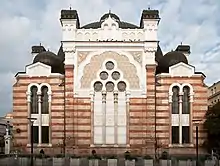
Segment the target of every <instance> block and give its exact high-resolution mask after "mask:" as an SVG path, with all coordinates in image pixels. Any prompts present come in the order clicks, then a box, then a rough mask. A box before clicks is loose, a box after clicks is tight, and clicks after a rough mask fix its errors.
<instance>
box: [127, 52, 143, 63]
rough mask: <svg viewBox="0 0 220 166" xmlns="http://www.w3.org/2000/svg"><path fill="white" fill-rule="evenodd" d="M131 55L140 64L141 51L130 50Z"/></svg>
mask: <svg viewBox="0 0 220 166" xmlns="http://www.w3.org/2000/svg"><path fill="white" fill-rule="evenodd" d="M130 53H131V55H132V56H133V58H134V60H135V61H137V62H138V63H139V64H142V53H141V52H139V51H138V52H130Z"/></svg>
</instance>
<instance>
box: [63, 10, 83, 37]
mask: <svg viewBox="0 0 220 166" xmlns="http://www.w3.org/2000/svg"><path fill="white" fill-rule="evenodd" d="M60 22H61V25H62V31H63V37H62V40H63V41H74V40H75V38H76V29H78V28H79V27H80V24H79V17H78V13H77V11H76V10H71V9H70V10H61V17H60Z"/></svg>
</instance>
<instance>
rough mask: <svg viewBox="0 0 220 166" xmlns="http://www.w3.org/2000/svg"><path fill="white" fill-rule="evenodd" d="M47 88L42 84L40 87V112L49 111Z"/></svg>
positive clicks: (46, 112) (45, 112)
mask: <svg viewBox="0 0 220 166" xmlns="http://www.w3.org/2000/svg"><path fill="white" fill-rule="evenodd" d="M47 92H48V88H47V87H46V86H44V87H43V88H42V89H41V102H42V103H41V112H42V114H48V113H49V103H48V93H47Z"/></svg>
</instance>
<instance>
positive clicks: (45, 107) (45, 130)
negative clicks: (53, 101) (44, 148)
mask: <svg viewBox="0 0 220 166" xmlns="http://www.w3.org/2000/svg"><path fill="white" fill-rule="evenodd" d="M41 102H42V103H41V113H42V114H49V102H48V87H47V86H43V87H42V88H41ZM41 132H42V133H41V139H42V143H43V144H47V143H49V125H48V124H42V131H41Z"/></svg>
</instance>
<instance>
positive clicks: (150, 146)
mask: <svg viewBox="0 0 220 166" xmlns="http://www.w3.org/2000/svg"><path fill="white" fill-rule="evenodd" d="M155 70H156V66H155V65H148V66H146V73H147V76H146V77H147V78H146V80H147V82H146V84H147V86H146V87H147V102H146V107H147V109H146V126H147V127H146V133H147V136H146V146H147V153H149V154H153V153H154V147H155V109H156V108H155V102H156V100H155V99H156V98H155Z"/></svg>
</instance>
